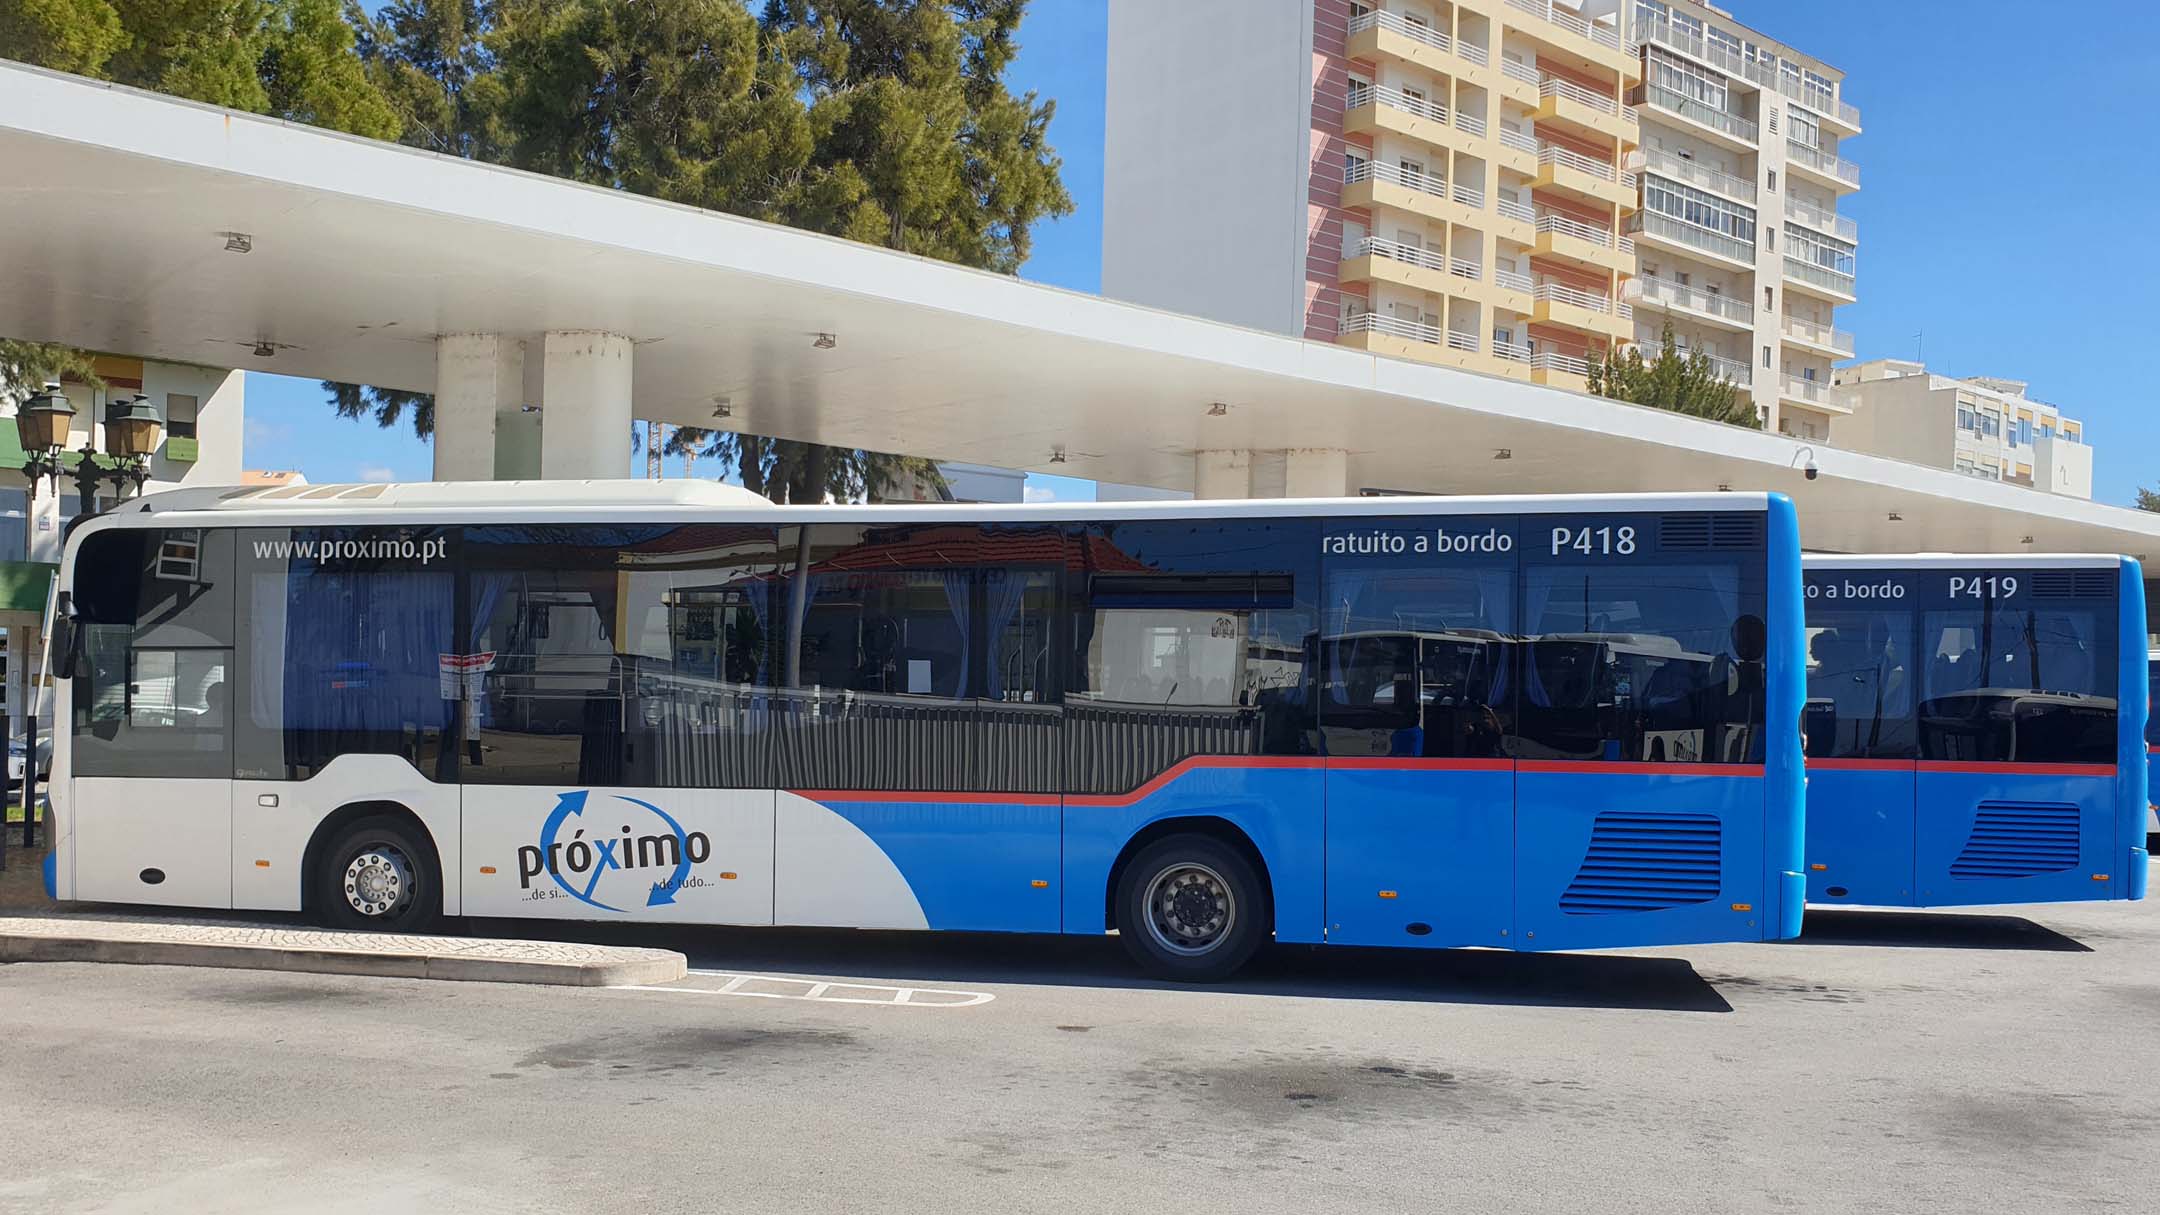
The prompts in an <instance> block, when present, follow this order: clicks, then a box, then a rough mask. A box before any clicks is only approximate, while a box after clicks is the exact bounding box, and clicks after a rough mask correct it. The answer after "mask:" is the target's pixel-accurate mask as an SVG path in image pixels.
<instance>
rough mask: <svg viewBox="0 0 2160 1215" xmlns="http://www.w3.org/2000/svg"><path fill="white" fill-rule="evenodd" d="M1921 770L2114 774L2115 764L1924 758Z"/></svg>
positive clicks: (1982, 773) (1988, 773)
mask: <svg viewBox="0 0 2160 1215" xmlns="http://www.w3.org/2000/svg"><path fill="white" fill-rule="evenodd" d="M1920 771H1922V772H1940V773H1946V774H1960V775H1967V776H2113V775H2115V765H2114V764H2024V763H2014V762H2006V763H1977V762H1971V761H1967V760H1950V759H1923V760H1921V761H1920Z"/></svg>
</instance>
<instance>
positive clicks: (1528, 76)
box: [1498, 59, 1544, 109]
mask: <svg viewBox="0 0 2160 1215" xmlns="http://www.w3.org/2000/svg"><path fill="white" fill-rule="evenodd" d="M1543 80H1544V77H1543V76H1540V75H1538V70H1537V69H1536V68H1534V67H1532V66H1530V65H1529V64H1527V63H1524V62H1523V61H1521V60H1520V59H1502V60H1501V61H1500V80H1499V82H1498V85H1499V93H1500V95H1501V96H1503V97H1506V98H1507V99H1509V100H1510V101H1513V102H1515V103H1517V104H1518V105H1521V106H1524V107H1526V108H1529V109H1536V108H1537V103H1538V85H1539V84H1540V83H1542V82H1543Z"/></svg>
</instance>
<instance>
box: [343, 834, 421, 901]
mask: <svg viewBox="0 0 2160 1215" xmlns="http://www.w3.org/2000/svg"><path fill="white" fill-rule="evenodd" d="M412 896H413V878H412V864H411V862H409V861H407V860H406V859H405V855H404V854H403V853H401V852H399V851H398V850H397V849H395V848H391V847H389V846H387V845H377V846H374V847H371V848H368V849H366V850H365V851H363V852H361V853H360V854H359V855H358V856H355V857H354V858H353V859H352V863H351V864H349V865H347V866H345V901H346V902H347V903H348V904H350V905H351V906H352V909H353V910H354V911H357V912H359V913H360V914H361V915H366V916H380V915H388V914H390V913H391V912H394V911H397V910H399V909H401V908H403V907H404V906H405V904H406V903H408V902H410V901H411V900H412Z"/></svg>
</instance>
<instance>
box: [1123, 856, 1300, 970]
mask: <svg viewBox="0 0 2160 1215" xmlns="http://www.w3.org/2000/svg"><path fill="white" fill-rule="evenodd" d="M1117 909H1118V917H1117V920H1118V939H1119V940H1121V941H1123V942H1124V943H1125V949H1126V951H1127V952H1128V953H1130V954H1132V956H1133V959H1134V960H1135V961H1137V962H1139V963H1140V965H1141V966H1142V967H1144V968H1145V969H1146V970H1148V971H1149V972H1150V973H1152V974H1156V975H1160V976H1162V977H1164V978H1167V979H1177V980H1180V981H1183V982H1187V983H1212V982H1214V981H1216V980H1219V979H1226V978H1229V977H1230V976H1231V975H1232V974H1233V973H1235V972H1236V971H1237V969H1238V967H1240V966H1243V965H1244V964H1245V962H1246V960H1247V959H1249V958H1251V957H1252V955H1253V951H1254V950H1256V949H1258V948H1260V943H1261V942H1262V941H1263V940H1264V939H1266V935H1267V931H1268V928H1267V923H1266V919H1267V906H1266V895H1265V891H1264V890H1263V889H1262V887H1261V883H1260V878H1259V875H1258V874H1256V873H1255V872H1254V871H1253V867H1252V864H1251V862H1249V861H1247V860H1246V859H1245V857H1244V856H1243V855H1242V854H1240V853H1239V852H1238V851H1237V850H1236V849H1234V848H1232V847H1230V846H1229V845H1227V844H1225V843H1223V842H1222V841H1221V840H1218V839H1215V838H1214V837H1212V836H1206V835H1197V834H1193V835H1172V836H1167V837H1165V838H1163V839H1160V840H1157V841H1155V842H1154V843H1152V844H1149V845H1148V846H1147V847H1146V848H1143V849H1142V850H1141V851H1140V854H1139V855H1138V856H1135V857H1133V858H1132V861H1131V863H1129V864H1127V865H1126V866H1125V872H1124V873H1123V874H1122V875H1121V876H1120V878H1119V880H1118V896H1117Z"/></svg>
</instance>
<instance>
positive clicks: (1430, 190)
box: [1343, 159, 1448, 198]
mask: <svg viewBox="0 0 2160 1215" xmlns="http://www.w3.org/2000/svg"><path fill="white" fill-rule="evenodd" d="M1361 181H1384V182H1388V183H1391V184H1393V185H1398V186H1401V187H1403V188H1404V189H1406V190H1416V191H1417V192H1418V193H1420V194H1430V195H1432V196H1434V197H1435V198H1446V197H1447V196H1448V184H1447V179H1446V178H1444V177H1434V176H1433V175H1432V174H1430V173H1420V172H1418V171H1417V170H1416V169H1406V168H1404V167H1402V166H1401V165H1391V164H1388V163H1387V162H1385V161H1379V160H1363V159H1358V160H1352V161H1350V162H1349V163H1348V164H1346V165H1344V166H1343V184H1344V185H1346V186H1354V185H1356V184H1358V183H1359V182H1361Z"/></svg>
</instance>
